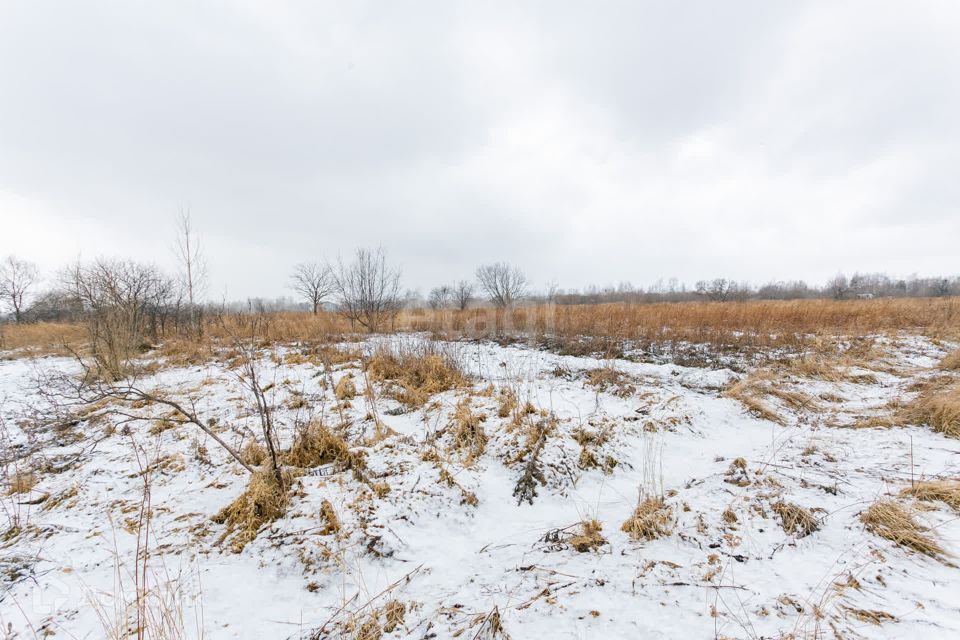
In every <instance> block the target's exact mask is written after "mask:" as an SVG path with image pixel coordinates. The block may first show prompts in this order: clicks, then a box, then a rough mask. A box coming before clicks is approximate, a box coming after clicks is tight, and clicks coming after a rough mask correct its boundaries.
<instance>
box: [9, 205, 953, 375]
mask: <svg viewBox="0 0 960 640" xmlns="http://www.w3.org/2000/svg"><path fill="white" fill-rule="evenodd" d="M174 254H175V256H176V258H177V263H178V270H177V272H176V273H175V274H167V273H165V272H163V271H162V270H161V269H159V268H158V267H156V266H153V265H150V264H143V263H139V262H136V261H132V260H127V261H124V260H104V259H99V260H92V261H87V262H77V263H76V264H73V265H71V266H69V267H67V268H64V269H62V270H60V272H58V273H57V274H56V275H55V276H54V277H53V278H52V279H48V280H47V281H43V280H41V278H40V273H39V270H38V269H37V267H36V266H35V265H33V264H32V263H30V262H28V261H25V260H21V259H18V258H16V257H14V256H7V257H6V258H4V259H3V260H2V261H0V320H4V319H6V320H7V321H12V322H35V321H78V320H83V321H86V322H87V323H88V325H89V326H90V327H91V331H92V332H93V336H92V337H93V338H94V339H97V336H99V335H100V334H104V335H106V334H110V335H117V334H119V333H121V331H120V329H121V328H122V329H123V332H126V333H127V334H129V335H128V338H131V339H127V338H125V339H124V343H125V344H127V343H131V342H133V343H136V342H149V341H150V340H155V339H157V336H158V335H160V334H163V333H166V332H168V331H169V330H171V329H172V330H174V331H176V332H177V333H181V334H182V333H188V334H190V333H192V334H197V335H199V334H200V333H201V332H202V330H203V322H202V319H203V317H204V316H205V315H210V314H215V313H222V312H240V313H243V312H260V313H262V312H273V311H291V310H294V311H309V312H311V313H314V314H317V313H319V312H320V311H321V310H325V309H326V310H333V311H337V312H339V313H341V314H342V315H344V316H345V317H346V318H347V319H349V320H350V322H351V324H353V325H354V326H355V327H356V328H357V329H364V330H367V331H371V332H375V331H380V330H383V329H387V328H391V327H392V324H393V321H394V319H395V318H396V316H397V314H398V313H399V312H400V310H401V309H403V308H427V307H429V308H431V309H436V310H440V309H459V310H463V309H467V308H470V307H475V306H479V305H483V306H492V307H495V308H510V307H513V306H516V305H518V304H538V303H546V302H550V303H556V304H593V303H604V302H627V303H633V304H643V303H655V302H685V301H693V300H706V301H716V302H724V301H742V300H802V299H815V298H820V299H835V300H854V299H864V298H891V297H897V298H903V297H946V296H960V276H953V277H933V278H922V277H918V276H910V277H907V278H892V277H890V276H888V275H886V274H883V273H854V274H853V275H852V276H849V277H848V276H846V275H844V274H838V275H837V276H835V277H833V278H831V279H830V280H829V281H828V282H826V283H824V284H823V285H820V286H816V285H808V284H807V283H806V282H804V281H802V280H792V281H775V282H768V283H766V284H762V285H759V286H754V285H751V284H750V283H747V282H739V281H736V280H733V279H727V278H715V279H712V280H700V281H698V282H696V283H695V284H694V285H693V286H688V285H687V284H685V283H683V282H681V281H679V280H677V279H676V278H672V279H670V280H667V281H659V282H657V283H656V284H654V285H652V286H650V287H647V288H643V287H635V286H633V285H632V284H630V283H629V282H622V283H620V284H618V285H616V286H608V287H596V286H593V287H588V288H586V289H584V290H582V291H581V290H566V291H565V290H563V289H560V288H559V287H558V286H557V285H556V283H549V284H548V285H547V286H546V287H545V288H544V289H543V290H541V291H535V290H533V289H531V287H530V283H529V280H528V279H527V277H526V275H525V274H524V273H523V271H522V270H521V269H519V268H518V267H516V266H515V265H512V264H509V263H506V262H495V263H490V264H485V265H481V266H480V267H478V268H477V269H476V271H475V273H474V278H473V279H460V280H455V281H452V282H450V283H448V284H442V285H439V286H436V287H434V288H432V289H431V290H430V291H429V293H428V294H427V296H426V297H423V296H422V295H421V294H420V293H419V292H417V291H415V290H406V291H404V290H403V289H401V273H400V270H399V269H398V268H396V267H395V266H393V265H392V264H390V262H389V261H388V259H387V255H386V253H385V252H384V250H383V249H379V248H378V249H358V250H356V251H355V252H354V254H353V255H352V257H351V258H350V259H349V260H344V259H343V258H339V259H338V260H337V261H336V262H328V261H322V260H318V261H314V262H304V263H300V264H297V265H295V266H294V267H293V269H292V272H291V275H290V280H289V283H288V287H289V289H290V290H291V291H292V293H293V294H294V295H295V297H294V298H291V297H278V298H272V299H268V298H249V299H247V300H244V301H236V302H230V303H227V302H223V303H219V304H211V303H209V302H203V301H201V297H202V295H203V293H204V291H205V287H206V281H207V268H206V262H205V259H204V254H203V251H202V248H201V245H200V242H199V239H198V238H197V236H196V234H195V233H194V232H193V228H192V225H191V222H190V216H189V213H186V212H181V215H180V217H179V219H178V224H177V243H176V245H175V251H174ZM41 285H45V286H43V287H42V286H41ZM133 338H135V339H133ZM104 348H107V349H113V347H112V346H111V345H109V344H107V345H104ZM125 355H126V354H118V356H117V357H125Z"/></svg>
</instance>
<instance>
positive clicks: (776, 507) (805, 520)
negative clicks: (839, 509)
mask: <svg viewBox="0 0 960 640" xmlns="http://www.w3.org/2000/svg"><path fill="white" fill-rule="evenodd" d="M773 511H774V513H776V514H777V515H778V516H780V526H781V527H783V530H784V532H785V533H787V534H788V535H795V536H797V537H798V538H803V537H806V536H808V535H810V534H811V533H813V532H814V531H816V530H817V529H819V528H820V523H819V522H817V519H816V518H815V517H813V514H812V513H810V512H809V511H808V510H807V509H804V508H803V507H801V506H800V505H798V504H793V503H791V502H776V503H774V504H773Z"/></svg>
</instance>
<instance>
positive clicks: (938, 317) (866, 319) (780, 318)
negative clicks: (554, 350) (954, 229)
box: [398, 298, 960, 348]
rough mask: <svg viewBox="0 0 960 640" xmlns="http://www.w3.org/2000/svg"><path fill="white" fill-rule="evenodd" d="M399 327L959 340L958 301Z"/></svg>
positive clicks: (433, 318)
mask: <svg viewBox="0 0 960 640" xmlns="http://www.w3.org/2000/svg"><path fill="white" fill-rule="evenodd" d="M398 326H399V327H402V328H404V329H409V330H415V331H434V332H438V333H448V334H449V333H453V334H462V333H466V334H471V333H472V334H481V335H482V334H494V333H501V332H509V331H511V330H515V331H521V332H525V333H528V334H530V333H532V334H536V335H546V334H549V335H554V336H559V337H566V338H576V337H580V336H593V337H607V338H615V339H618V340H630V341H635V342H638V343H641V344H643V343H645V342H668V341H685V342H691V343H696V344H712V345H715V346H727V347H731V348H745V347H800V346H810V345H812V344H815V343H816V342H817V338H818V337H819V338H822V337H824V336H863V335H869V334H879V333H888V332H895V331H911V332H915V333H921V334H924V335H931V336H937V337H956V336H957V335H958V334H960V298H893V299H878V300H842V301H837V300H768V301H747V302H680V303H658V304H627V303H609V304H590V305H538V306H530V307H520V308H517V309H514V310H512V311H498V312H493V311H492V310H489V309H469V310H466V311H450V310H439V311H432V310H425V309H418V310H414V311H405V312H404V313H402V314H401V315H400V317H399V318H398ZM821 342H822V341H821Z"/></svg>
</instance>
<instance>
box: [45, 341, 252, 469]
mask: <svg viewBox="0 0 960 640" xmlns="http://www.w3.org/2000/svg"><path fill="white" fill-rule="evenodd" d="M73 355H74V358H75V359H76V361H77V362H78V363H79V364H80V367H81V368H82V369H83V373H82V375H81V376H80V377H79V378H73V377H72V376H69V375H67V374H58V375H56V376H53V377H50V376H47V377H46V378H45V379H44V380H42V381H39V382H38V385H37V386H38V389H39V391H40V393H41V395H42V396H43V397H45V398H46V399H48V400H50V401H51V403H52V404H53V405H54V406H56V407H60V406H62V404H63V403H64V402H66V403H67V404H79V405H87V406H89V405H92V404H96V403H98V402H103V401H104V400H114V401H120V402H143V403H146V404H150V405H161V406H165V407H167V408H169V409H172V410H173V411H174V412H175V413H176V414H177V417H175V418H171V421H173V422H177V423H179V424H192V425H194V426H196V427H198V428H199V429H200V430H201V431H203V432H204V433H206V434H207V435H208V436H210V437H211V438H213V439H214V441H216V443H217V444H219V445H220V446H221V447H223V449H224V450H225V451H226V452H227V453H229V454H230V455H231V456H232V457H233V459H234V460H236V461H237V462H239V463H240V465H241V466H242V467H243V468H244V469H246V470H247V471H248V472H250V473H251V474H253V473H256V469H254V467H252V466H251V465H249V464H247V463H246V462H245V461H244V460H243V458H242V457H241V455H240V453H239V452H238V451H237V450H236V449H234V448H233V447H232V446H230V445H229V444H228V443H227V442H226V441H225V440H224V439H223V438H221V437H220V436H219V435H217V433H216V432H215V431H214V430H213V429H212V425H211V424H204V422H203V421H202V420H201V419H200V417H199V416H198V415H197V412H196V406H195V405H194V404H193V402H192V401H191V406H190V407H186V406H184V405H183V404H181V403H179V402H177V401H175V400H171V399H169V398H166V397H164V396H161V395H158V394H156V393H153V392H150V391H146V390H145V389H141V388H140V387H139V386H137V383H136V379H135V378H132V379H129V380H125V381H122V382H106V381H105V380H104V379H103V378H102V377H101V376H100V372H99V371H94V370H93V369H91V367H90V365H88V364H87V363H86V362H84V360H83V359H82V358H81V357H80V356H79V354H77V353H76V352H74V353H73ZM106 412H109V413H115V414H118V415H122V416H125V417H127V418H129V419H131V420H151V419H153V418H152V417H150V416H143V415H137V414H130V413H126V412H124V411H121V410H119V409H115V408H113V409H107V410H106V411H105V413H106Z"/></svg>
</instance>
